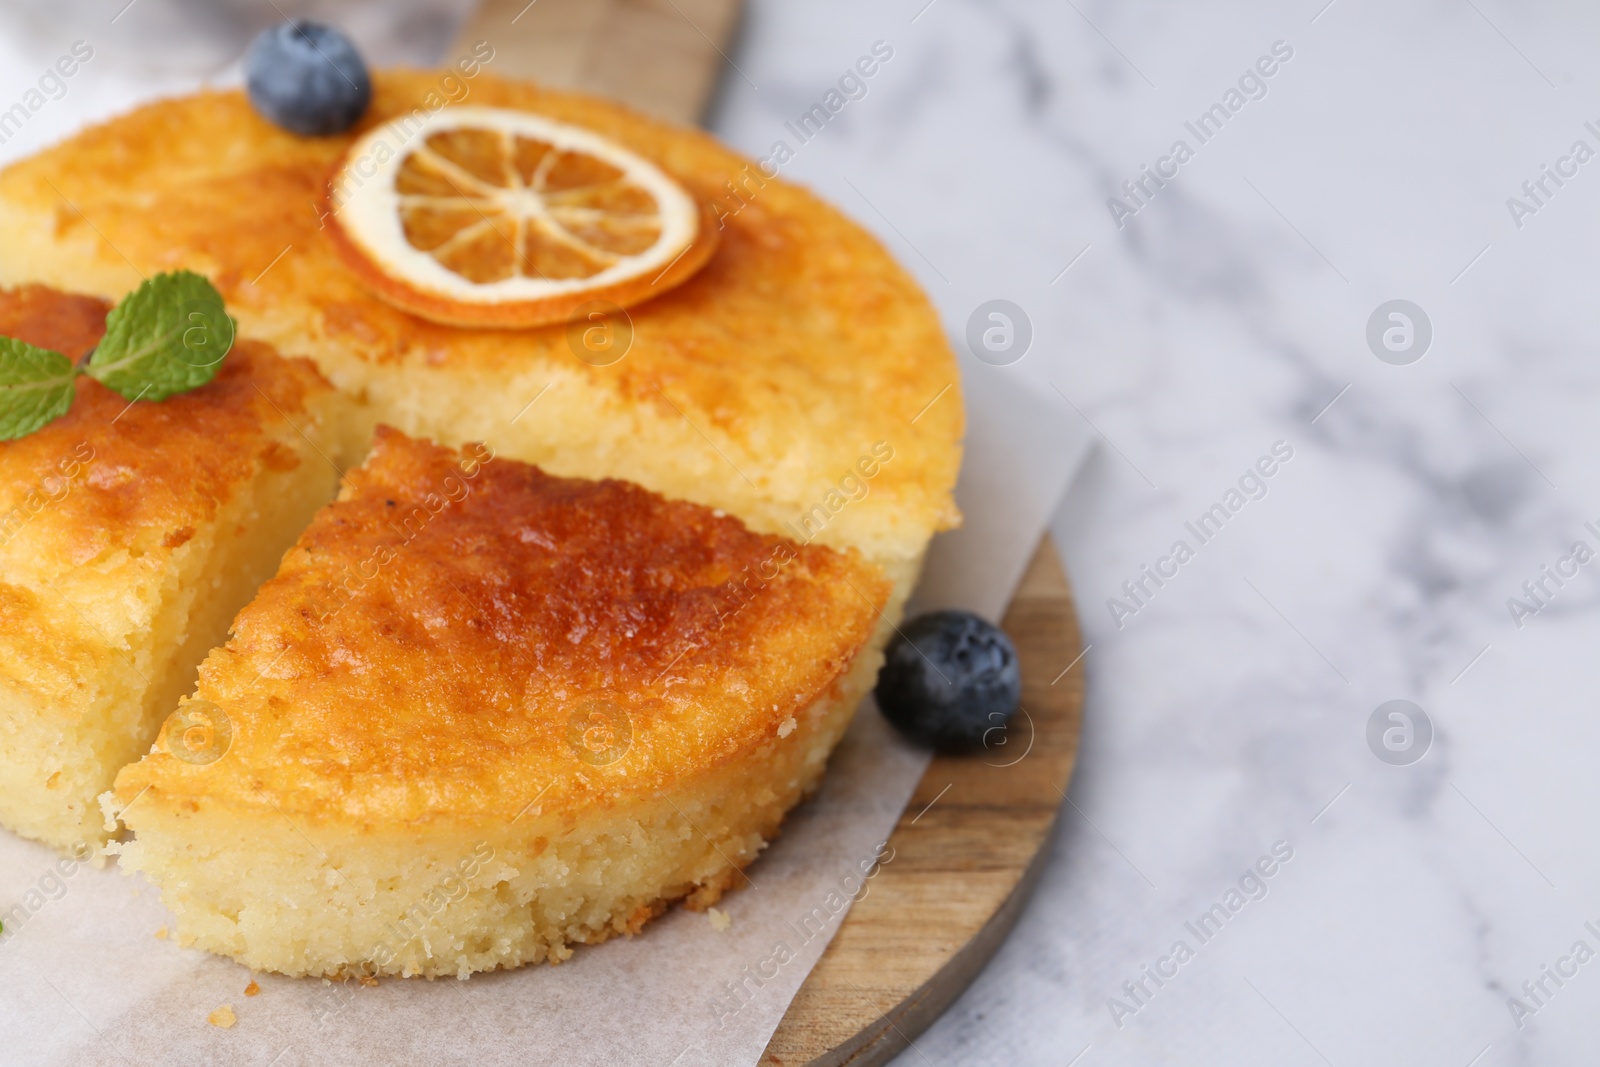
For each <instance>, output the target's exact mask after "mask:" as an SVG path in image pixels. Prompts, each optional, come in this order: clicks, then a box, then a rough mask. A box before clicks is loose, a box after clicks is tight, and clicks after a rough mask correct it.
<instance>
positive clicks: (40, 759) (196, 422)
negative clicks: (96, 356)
mask: <svg viewBox="0 0 1600 1067" xmlns="http://www.w3.org/2000/svg"><path fill="white" fill-rule="evenodd" d="M106 312H107V306H106V305H105V304H104V303H103V302H102V301H100V300H99V299H96V298H92V297H84V296H72V295H67V294H65V293H61V292H57V291H54V290H51V289H46V288H44V287H38V286H30V287H23V288H19V289H12V290H0V335H4V336H8V337H16V338H18V339H20V340H23V341H26V342H28V343H29V344H33V345H37V346H40V347H44V348H49V349H53V350H55V351H58V352H61V353H62V354H64V355H66V356H68V357H69V358H71V359H77V358H78V357H80V356H82V355H84V354H85V353H86V352H88V351H89V350H90V349H91V348H92V347H93V346H94V345H95V344H96V343H97V342H98V340H99V339H100V337H101V335H102V333H103V332H104V328H105V317H106ZM76 390H77V396H76V399H75V401H74V402H73V405H72V408H71V410H70V411H69V412H68V413H67V414H66V415H64V416H62V417H61V418H58V419H56V420H55V421H54V422H51V423H49V424H48V425H47V426H45V427H44V428H43V429H42V430H39V431H38V432H36V433H33V434H31V435H29V436H27V437H23V438H20V439H18V440H13V441H6V442H3V443H0V825H4V826H5V827H7V828H8V829H11V830H13V831H15V832H17V833H20V834H23V835H25V836H27V837H31V838H35V839H36V840H39V841H43V842H45V843H46V844H49V845H51V846H53V847H55V848H57V849H60V850H63V851H67V850H72V849H75V848H76V847H77V846H79V845H80V844H89V843H98V842H100V841H101V840H103V838H104V832H103V830H102V828H101V825H102V817H101V812H100V807H99V805H98V803H97V798H98V796H99V795H100V794H101V793H103V792H104V791H105V790H106V789H108V788H110V786H111V783H112V780H113V777H114V776H115V774H116V772H117V770H118V769H119V768H120V767H122V766H123V765H124V764H126V763H129V762H132V761H133V760H136V759H138V758H139V757H140V756H141V755H143V754H144V753H145V752H147V751H148V750H149V748H150V745H151V742H152V741H153V740H154V739H155V737H156V734H157V731H158V730H159V728H160V725H161V721H162V720H163V719H164V718H165V717H166V716H167V715H168V714H169V713H170V712H171V711H172V709H173V707H174V706H175V705H176V703H177V701H178V698H179V697H180V696H182V695H183V694H184V693H187V692H189V691H190V690H191V689H192V688H193V686H194V679H195V668H196V666H197V665H198V664H199V662H200V660H201V659H202V658H203V657H204V656H205V654H206V652H207V651H209V650H210V649H211V648H212V647H213V646H215V645H216V644H217V643H219V642H220V641H221V640H222V639H223V638H224V637H225V635H226V632H227V627H228V622H229V620H230V619H232V617H233V615H234V613H235V612H236V611H237V610H238V609H239V607H240V606H241V605H243V604H244V603H245V602H246V601H247V600H248V599H249V598H250V596H251V595H252V594H253V593H254V591H255V589H256V587H257V586H258V585H259V584H260V583H261V582H262V581H264V580H265V579H266V578H268V577H269V576H270V575H271V574H272V572H273V570H274V569H275V568H276V567H277V564H278V561H279V559H280V558H281V556H282V554H283V552H284V550H285V549H287V548H288V547H289V545H290V544H292V543H293V541H294V538H295V535H296V534H298V533H299V531H300V530H301V529H302V528H303V527H304V525H305V523H306V522H308V521H309V520H310V517H311V515H312V514H313V513H314V512H315V511H316V509H317V508H318V507H320V506H322V505H323V504H324V503H326V502H327V500H328V499H329V498H330V497H331V496H332V494H333V492H334V488H335V484H336V475H335V473H334V471H333V469H332V467H331V466H330V464H329V461H328V460H327V459H325V458H324V457H323V456H322V455H320V454H319V453H320V452H323V451H333V450H334V448H335V445H334V443H333V441H334V440H335V435H334V434H333V432H332V429H333V427H334V426H335V425H337V424H340V423H341V422H343V421H347V420H345V419H344V417H343V416H342V415H340V413H339V410H338V409H339V406H340V403H341V402H340V398H339V397H338V395H337V394H336V393H335V392H334V391H333V390H332V388H331V387H330V386H329V385H328V383H327V382H326V381H325V380H324V379H323V378H322V376H321V375H320V374H319V373H318V372H317V370H316V369H315V368H314V367H313V366H312V365H311V364H310V363H308V362H306V361H305V360H285V359H281V358H279V357H278V356H276V355H274V354H273V353H272V352H271V351H270V350H269V349H268V348H267V347H266V346H265V345H261V344H255V343H250V342H244V341H241V342H239V343H238V344H237V345H236V346H235V348H234V350H233V352H232V353H231V354H230V355H229V356H228V357H227V359H226V360H225V361H224V362H223V364H222V367H221V369H220V371H219V372H218V374H217V377H216V378H215V379H214V380H213V381H212V382H211V383H210V384H208V385H205V386H203V387H201V388H199V389H196V390H194V391H193V392H190V393H185V394H183V395H180V396H175V397H171V398H169V399H167V400H165V401H163V402H161V403H152V402H148V401H145V402H140V403H134V404H129V403H128V402H127V401H126V400H124V399H123V398H122V397H121V396H118V395H117V394H116V393H113V392H112V391H111V390H110V389H107V388H106V387H105V386H103V385H101V384H100V383H99V382H97V381H93V380H91V379H90V378H87V377H80V378H78V379H77V382H76Z"/></svg>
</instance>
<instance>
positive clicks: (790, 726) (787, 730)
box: [778, 715, 800, 737]
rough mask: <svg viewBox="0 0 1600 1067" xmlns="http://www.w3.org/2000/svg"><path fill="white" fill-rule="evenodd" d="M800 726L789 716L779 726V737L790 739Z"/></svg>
mask: <svg viewBox="0 0 1600 1067" xmlns="http://www.w3.org/2000/svg"><path fill="white" fill-rule="evenodd" d="M799 725H800V724H799V723H797V722H795V721H794V716H793V715H791V716H789V717H788V718H787V719H784V720H783V722H782V723H781V724H779V726H778V736H779V737H788V736H789V735H790V734H792V733H794V732H795V729H796V728H797V727H799Z"/></svg>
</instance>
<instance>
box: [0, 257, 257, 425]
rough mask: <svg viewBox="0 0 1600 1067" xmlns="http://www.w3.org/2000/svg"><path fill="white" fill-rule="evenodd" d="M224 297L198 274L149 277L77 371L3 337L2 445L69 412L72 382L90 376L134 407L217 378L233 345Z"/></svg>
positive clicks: (116, 312)
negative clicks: (224, 358)
mask: <svg viewBox="0 0 1600 1067" xmlns="http://www.w3.org/2000/svg"><path fill="white" fill-rule="evenodd" d="M233 335H234V322H233V320H232V319H231V318H229V317H228V313H227V311H226V309H225V308H224V307H223V304H222V294H221V293H219V292H217V290H216V288H215V287H214V286H213V285H212V284H211V283H210V282H209V281H207V280H206V279H205V278H203V277H201V276H200V275H198V274H196V273H194V272H193V271H187V270H180V271H173V272H171V273H167V274H158V275H156V276H155V277H153V278H147V279H146V280H145V281H144V283H143V284H141V285H140V286H139V288H137V289H135V290H134V291H133V292H132V293H129V294H128V295H127V296H126V297H124V298H123V299H122V301H121V302H120V303H118V304H117V306H116V307H114V308H112V309H111V312H110V314H108V315H107V316H106V334H105V337H103V338H102V339H101V341H100V344H99V345H98V346H96V347H95V350H94V353H93V354H92V355H91V356H90V357H89V361H88V363H87V364H85V365H84V366H82V367H78V368H75V367H73V365H72V361H71V360H69V359H67V357H66V356H64V355H62V354H61V353H59V352H52V351H50V350H49V349H46V348H36V347H34V346H33V345H30V344H25V343H24V342H22V341H19V340H17V339H15V338H11V337H0V441H11V440H15V439H16V438H18V437H23V436H26V435H27V434H30V433H33V432H34V431H35V430H37V429H39V428H40V427H42V426H44V425H46V424H47V423H49V422H51V421H52V420H54V419H57V418H60V417H61V416H62V415H65V414H66V413H67V409H68V408H70V407H71V406H72V399H73V396H74V395H75V390H74V387H73V379H74V378H75V377H76V376H77V375H78V374H87V375H88V376H89V377H91V378H94V379H95V380H96V381H98V382H100V383H101V384H102V385H105V386H106V387H107V388H109V389H112V390H114V391H115V392H117V393H119V394H120V395H121V396H123V397H124V398H126V399H127V400H129V401H135V400H165V399H167V397H169V396H174V395H176V394H178V393H186V392H188V391H189V390H191V389H198V388H199V387H200V386H202V385H204V384H206V383H207V382H209V381H210V380H211V379H212V378H215V377H216V375H217V369H218V368H219V367H220V366H221V365H222V359H223V357H224V356H226V355H227V354H228V351H229V349H231V348H232V347H233Z"/></svg>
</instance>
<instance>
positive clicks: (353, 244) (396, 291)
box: [328, 107, 717, 327]
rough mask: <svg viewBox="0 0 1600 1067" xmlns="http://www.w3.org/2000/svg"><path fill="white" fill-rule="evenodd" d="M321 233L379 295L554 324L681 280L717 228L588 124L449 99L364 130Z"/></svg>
mask: <svg viewBox="0 0 1600 1067" xmlns="http://www.w3.org/2000/svg"><path fill="white" fill-rule="evenodd" d="M328 199H329V204H328V206H329V209H330V218H331V221H332V226H330V227H329V233H330V234H331V235H332V237H333V241H334V245H335V247H336V248H337V249H338V251H339V254H340V256H341V258H343V259H344V261H345V262H346V264H348V265H349V266H350V268H351V269H352V270H354V271H355V273H356V274H357V275H358V276H359V277H360V278H361V280H362V281H363V282H364V283H365V284H366V285H367V286H368V287H369V288H371V289H372V290H373V291H374V292H375V293H376V294H377V295H378V296H380V297H382V298H383V299H385V300H387V301H388V302H390V303H391V304H394V305H396V306H398V307H400V308H403V309H405V310H406V311H410V312H412V313H414V314H417V315H421V316H422V317H424V318H427V319H432V320H434V321H435V322H443V323H449V324H451V325H457V326H488V327H527V326H541V325H545V324H547V323H552V322H560V321H561V320H563V319H565V318H566V317H567V316H568V315H569V314H570V313H571V312H572V311H573V310H574V309H576V308H577V307H578V306H579V305H582V304H585V303H588V302H590V301H595V300H602V301H610V302H612V303H615V304H618V305H621V306H624V307H626V306H629V305H631V304H637V303H639V302H640V301H642V300H647V299H649V298H650V297H653V296H657V295H659V294H661V293H663V292H666V291H667V290H668V289H671V288H672V287H673V286H675V285H678V284H680V283H682V282H683V281H685V280H687V279H688V278H689V277H690V276H691V275H693V274H694V272H695V271H697V270H699V269H700V267H701V266H702V265H703V264H704V263H705V261H706V259H707V258H709V257H710V255H711V252H712V250H713V249H714V248H715V246H716V236H717V230H716V227H715V225H714V222H713V220H712V217H711V215H710V209H709V207H707V206H706V205H704V204H702V203H700V202H698V201H696V200H695V198H694V197H693V196H691V195H690V194H689V193H688V191H686V190H685V189H684V188H683V187H682V186H681V185H679V184H678V183H677V182H676V181H674V180H673V179H672V178H670V177H668V176H667V174H666V173H664V172H663V171H662V170H661V169H660V168H659V167H657V166H656V165H655V164H653V163H651V162H650V161H649V160H647V159H644V158H643V157H641V156H638V155H636V154H634V153H633V152H630V151H628V150H627V149H626V148H623V147H622V146H621V145H619V144H617V143H615V142H614V141H610V140H607V139H606V138H604V137H602V136H600V135H599V134H597V133H595V132H593V131H592V130H587V129H584V128H582V127H578V126H569V125H566V124H564V123H559V122H553V121H551V120H550V119H547V118H545V117H543V116H541V115H536V114H532V113H530V112H526V111H512V110H508V109H504V108H486V107H453V108H443V109H441V110H439V111H436V112H434V113H432V114H431V115H424V114H422V113H420V112H419V113H413V114H411V115H407V116H404V117H402V118H399V119H396V120H395V121H393V122H389V123H386V124H384V125H382V126H378V127H376V128H374V129H373V130H371V131H369V132H368V133H367V134H366V135H364V136H363V137H361V138H360V139H359V140H357V141H356V142H355V143H354V144H353V145H351V147H350V149H349V151H348V152H347V153H346V154H345V157H344V159H343V160H342V161H341V163H340V164H339V167H338V169H337V170H336V171H335V173H334V176H333V179H332V181H331V182H330V184H329V190H328Z"/></svg>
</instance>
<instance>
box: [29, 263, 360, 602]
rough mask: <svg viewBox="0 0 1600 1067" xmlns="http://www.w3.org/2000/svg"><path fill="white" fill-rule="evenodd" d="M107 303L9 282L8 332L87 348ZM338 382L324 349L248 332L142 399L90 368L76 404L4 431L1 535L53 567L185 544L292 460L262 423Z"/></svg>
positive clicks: (36, 564)
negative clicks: (154, 396) (290, 347)
mask: <svg viewBox="0 0 1600 1067" xmlns="http://www.w3.org/2000/svg"><path fill="white" fill-rule="evenodd" d="M106 310H107V308H106V305H105V304H104V303H103V302H101V301H99V300H96V299H94V298H90V297H83V296H76V295H71V294H66V293H59V292H55V291H54V290H50V289H46V288H44V287H42V286H30V287H25V288H23V289H14V290H5V289H0V334H4V335H7V336H18V337H21V338H22V339H23V340H27V341H29V343H31V344H37V345H40V346H42V347H46V348H52V349H55V350H56V351H59V352H63V353H64V354H66V355H68V356H80V355H82V354H83V353H85V352H87V351H88V350H89V349H90V348H92V347H93V346H94V344H95V343H96V342H98V340H99V339H100V336H101V335H102V334H103V332H104V329H105V313H106ZM329 388H330V387H329V386H328V384H327V382H326V381H324V380H323V378H322V376H321V375H320V374H318V373H317V370H316V368H315V367H314V366H313V365H312V364H311V363H310V362H308V361H306V360H285V359H281V358H279V357H277V356H276V355H274V354H272V352H271V350H270V349H269V348H267V346H265V345H262V344H259V343H255V342H251V341H243V340H241V341H239V342H237V343H236V344H235V345H234V348H233V350H232V351H231V352H230V353H229V354H228V357H227V359H226V360H224V361H223V364H222V366H221V368H220V369H219V370H218V372H217V376H216V378H215V379H213V380H212V381H211V382H210V383H208V384H207V385H204V386H201V387H200V388H199V389H195V390H192V391H190V392H187V393H182V394H179V395H177V396H174V397H170V398H168V399H167V400H164V401H161V402H160V403H153V402H148V401H140V402H138V403H134V404H129V403H128V401H126V400H124V399H123V398H122V397H121V396H119V395H117V394H116V393H114V392H112V391H111V390H110V389H107V388H106V387H105V386H103V385H101V384H100V383H99V382H96V381H94V380H93V379H91V378H88V377H79V378H78V380H77V396H76V398H75V399H74V400H73V404H72V407H71V409H70V410H68V412H67V413H66V414H65V415H63V416H62V417H61V418H59V419H56V420H55V421H54V422H51V423H49V424H48V425H46V426H45V427H43V428H42V429H40V430H38V431H37V432H35V433H32V434H29V435H27V436H26V437H22V438H19V439H17V440H15V441H6V442H3V443H0V546H5V547H7V548H8V549H9V551H8V552H7V553H6V555H8V556H11V557H12V558H15V559H19V560H20V559H22V558H24V557H25V558H26V561H27V564H28V566H29V567H30V568H34V569H38V570H42V571H43V572H44V573H46V574H49V573H51V572H61V571H65V570H68V569H70V568H73V567H78V566H81V565H83V564H85V563H88V562H90V561H91V560H94V559H96V558H97V557H99V556H101V555H102V554H103V553H105V552H107V551H111V550H117V549H126V548H130V547H137V548H138V549H139V551H141V552H143V551H147V550H149V551H157V550H169V551H170V550H172V549H175V548H177V547H179V546H180V545H181V544H183V542H184V541H186V540H187V539H188V537H189V536H190V535H192V534H193V531H194V528H195V527H196V526H198V525H200V524H202V523H204V522H207V521H209V520H210V519H211V517H212V516H213V515H214V514H215V513H216V510H217V507H218V506H219V504H220V503H221V502H222V501H224V500H226V499H228V498H229V497H230V496H231V495H232V493H233V492H234V490H235V488H236V487H237V486H238V485H239V484H240V483H241V482H243V481H244V480H245V479H247V478H249V477H251V476H252V475H253V474H254V472H255V470H256V466H257V464H258V463H260V462H266V463H268V464H269V465H270V464H272V463H282V462H284V461H285V460H284V456H283V455H282V453H283V452H284V450H283V449H282V447H281V446H280V445H277V444H276V443H275V442H274V441H273V440H272V436H273V435H269V434H265V433H262V432H261V431H262V428H263V427H266V426H268V425H271V424H276V423H279V422H282V421H283V420H285V419H291V420H292V419H293V418H294V417H295V416H296V415H299V414H301V413H303V412H304V410H305V404H306V400H307V398H308V396H309V395H310V394H311V393H312V392H313V391H325V390H328V389H329ZM219 442H227V443H229V444H230V445H234V446H237V447H218V443H219ZM251 443H253V447H252V446H251ZM288 459H289V460H293V459H294V457H293V456H292V455H291V456H289V457H288ZM13 539H15V541H16V543H15V544H13V543H12V542H13ZM24 548H25V549H26V551H23V549H24ZM152 562H153V560H152Z"/></svg>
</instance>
